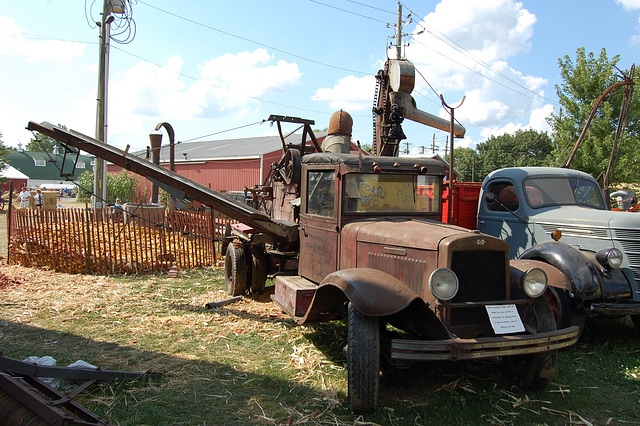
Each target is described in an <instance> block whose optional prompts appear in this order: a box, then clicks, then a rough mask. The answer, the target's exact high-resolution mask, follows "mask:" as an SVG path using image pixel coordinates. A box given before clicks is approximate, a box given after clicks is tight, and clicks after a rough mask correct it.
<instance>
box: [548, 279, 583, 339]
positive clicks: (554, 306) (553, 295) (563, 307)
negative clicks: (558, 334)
mask: <svg viewBox="0 0 640 426" xmlns="http://www.w3.org/2000/svg"><path fill="white" fill-rule="evenodd" d="M545 296H546V297H547V300H548V301H549V304H550V305H551V310H552V312H553V316H554V318H555V320H556V327H557V329H558V330H560V329H562V328H567V327H571V326H572V325H577V326H578V327H580V335H582V330H584V323H585V315H584V314H579V313H577V312H575V311H574V309H573V308H572V307H571V304H570V303H569V295H568V294H567V291H566V290H562V289H560V288H555V287H549V289H548V290H547V292H546V293H545Z"/></svg>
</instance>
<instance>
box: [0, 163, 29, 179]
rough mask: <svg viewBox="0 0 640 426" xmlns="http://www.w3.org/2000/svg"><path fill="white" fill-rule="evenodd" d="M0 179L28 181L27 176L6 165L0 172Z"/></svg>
mask: <svg viewBox="0 0 640 426" xmlns="http://www.w3.org/2000/svg"><path fill="white" fill-rule="evenodd" d="M0 177H3V178H7V179H14V180H16V179H25V180H27V179H29V176H27V175H25V174H24V173H22V172H21V171H20V170H18V169H16V168H15V167H13V166H9V165H7V167H5V168H4V169H3V170H2V171H0Z"/></svg>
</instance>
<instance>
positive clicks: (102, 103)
mask: <svg viewBox="0 0 640 426" xmlns="http://www.w3.org/2000/svg"><path fill="white" fill-rule="evenodd" d="M124 11H125V6H124V1H123V0H104V4H103V7H102V19H101V22H100V23H98V24H99V25H100V60H99V68H100V69H99V75H98V106H97V111H96V139H97V140H99V141H101V142H103V143H107V85H108V82H109V40H110V38H111V23H112V22H113V20H114V19H115V18H114V16H113V15H112V13H118V14H121V13H124ZM106 183H107V169H106V167H105V164H104V159H102V158H99V157H96V160H95V166H94V170H93V194H94V196H93V207H94V208H102V207H104V202H105V200H106V198H107V185H106Z"/></svg>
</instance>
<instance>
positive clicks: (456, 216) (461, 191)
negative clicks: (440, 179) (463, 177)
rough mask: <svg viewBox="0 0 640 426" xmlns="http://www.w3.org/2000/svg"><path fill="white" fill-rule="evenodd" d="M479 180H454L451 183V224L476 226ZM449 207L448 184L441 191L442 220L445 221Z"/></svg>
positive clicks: (469, 227)
mask: <svg viewBox="0 0 640 426" xmlns="http://www.w3.org/2000/svg"><path fill="white" fill-rule="evenodd" d="M481 187H482V183H480V182H454V183H453V210H452V212H451V224H453V225H458V226H462V227H463V228H467V229H476V228H477V226H478V199H479V197H480V188H481ZM448 208H449V186H448V185H447V186H445V187H444V190H443V191H442V221H443V222H444V223H448V222H447V214H448Z"/></svg>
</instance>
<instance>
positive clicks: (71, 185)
mask: <svg viewBox="0 0 640 426" xmlns="http://www.w3.org/2000/svg"><path fill="white" fill-rule="evenodd" d="M40 188H41V189H48V190H54V191H58V190H60V189H75V188H76V184H75V183H43V184H41V185H40Z"/></svg>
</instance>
